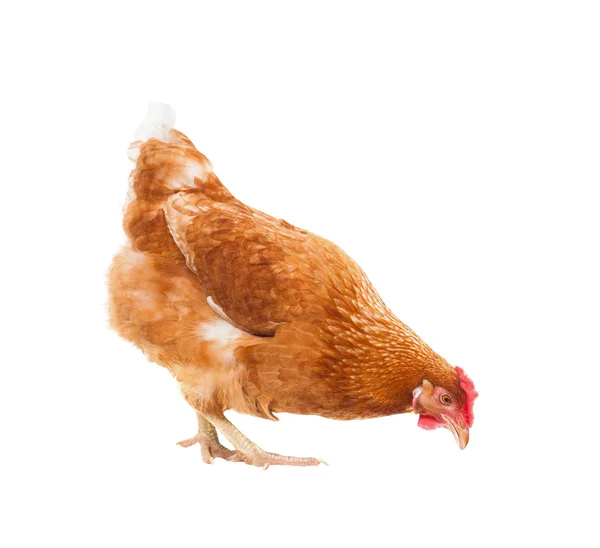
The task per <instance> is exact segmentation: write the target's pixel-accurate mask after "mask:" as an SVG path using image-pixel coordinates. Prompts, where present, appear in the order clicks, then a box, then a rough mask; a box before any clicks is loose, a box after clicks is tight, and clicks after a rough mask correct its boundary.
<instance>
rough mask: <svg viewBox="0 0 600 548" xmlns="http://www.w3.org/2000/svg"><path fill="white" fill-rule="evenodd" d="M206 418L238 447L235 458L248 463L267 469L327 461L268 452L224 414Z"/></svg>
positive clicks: (206, 416) (317, 463)
mask: <svg viewBox="0 0 600 548" xmlns="http://www.w3.org/2000/svg"><path fill="white" fill-rule="evenodd" d="M204 417H205V419H206V420H207V421H208V422H210V423H211V424H212V425H213V426H214V427H216V428H217V429H218V430H219V431H220V432H221V433H222V434H223V435H224V436H225V437H226V438H227V439H228V440H229V441H230V442H231V443H232V444H233V446H234V447H235V448H236V453H235V456H234V458H231V459H226V460H242V461H243V462H245V463H246V464H251V465H252V466H259V467H261V468H263V469H265V470H266V469H267V468H268V467H269V466H271V465H272V464H273V465H275V464H279V465H284V466H318V465H319V464H321V463H323V464H327V463H326V462H325V461H323V460H320V459H315V458H312V457H286V456H284V455H278V454H277V453H268V452H267V451H264V450H263V449H261V448H260V447H259V446H258V445H256V444H255V443H254V442H252V441H250V440H249V439H248V438H247V437H246V436H244V434H242V433H241V432H240V431H239V430H238V429H237V428H236V427H235V426H234V425H233V424H232V423H231V422H230V421H229V420H228V419H227V418H226V417H225V415H223V414H219V415H204Z"/></svg>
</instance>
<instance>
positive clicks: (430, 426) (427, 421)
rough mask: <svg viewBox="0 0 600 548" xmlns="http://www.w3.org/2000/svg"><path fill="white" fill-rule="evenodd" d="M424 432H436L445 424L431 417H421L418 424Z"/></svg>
mask: <svg viewBox="0 0 600 548" xmlns="http://www.w3.org/2000/svg"><path fill="white" fill-rule="evenodd" d="M417 424H418V425H419V426H420V427H421V428H423V430H435V429H436V428H441V427H442V426H444V425H445V423H443V422H441V421H439V420H437V419H436V418H435V417H432V416H431V415H419V422H418V423H417Z"/></svg>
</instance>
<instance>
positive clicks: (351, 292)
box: [108, 104, 477, 467]
mask: <svg viewBox="0 0 600 548" xmlns="http://www.w3.org/2000/svg"><path fill="white" fill-rule="evenodd" d="M174 126H175V113H174V111H173V110H172V109H171V108H170V107H168V106H167V105H161V104H157V105H151V107H150V109H149V111H148V114H147V116H146V119H145V120H144V121H143V122H142V125H141V126H140V128H139V129H138V131H137V132H136V134H135V137H134V138H135V141H134V142H133V143H132V144H131V146H130V148H129V158H130V159H131V160H133V161H134V162H135V168H134V170H133V171H132V173H131V177H130V190H129V195H128V201H127V203H126V205H125V208H124V221H123V227H124V230H125V233H126V235H127V238H128V241H127V244H126V245H125V246H124V247H123V249H122V250H121V251H120V252H119V253H118V254H117V255H116V256H115V258H114V260H113V263H112V265H111V268H110V270H109V275H108V282H109V294H110V298H109V311H110V322H111V325H112V327H113V328H114V329H115V330H116V331H117V332H118V333H119V334H120V335H121V336H122V337H124V338H125V339H127V340H128V341H131V342H133V343H134V344H135V345H137V346H138V347H139V348H140V349H141V350H142V351H143V352H144V354H145V355H146V356H147V358H148V359H149V360H151V361H152V362H156V363H157V364H160V365H162V366H164V367H166V368H168V369H169V370H170V372H171V373H172V375H173V376H174V377H175V379H176V380H177V381H178V383H179V385H180V388H181V392H182V394H183V396H184V398H185V399H186V401H187V402H188V403H189V404H190V405H191V406H192V407H193V408H194V409H195V411H196V415H197V419H198V432H197V434H196V435H195V436H193V437H191V438H190V439H187V440H184V441H182V442H179V443H180V445H182V446H184V447H189V446H191V445H194V444H196V443H198V444H199V445H200V449H201V455H202V459H203V460H204V461H205V462H207V463H212V462H213V460H214V459H215V458H217V457H220V458H223V459H225V460H227V461H243V462H246V463H248V464H252V465H255V466H261V467H268V466H269V465H274V464H282V465H295V466H314V465H318V464H319V463H320V462H322V461H320V460H319V459H316V458H309V457H288V456H282V455H279V454H275V453H269V452H266V451H264V450H263V449H261V448H260V447H259V446H257V445H256V444H255V443H253V442H252V441H250V440H249V439H248V438H246V437H245V436H244V435H243V434H242V433H241V432H240V431H239V430H237V428H236V427H235V426H234V425H233V424H232V423H231V422H230V421H229V420H228V419H227V418H226V417H225V415H224V411H226V410H229V409H233V410H235V411H237V412H239V413H246V414H250V415H254V416H256V417H262V418H266V419H271V420H277V419H276V417H275V413H282V412H285V413H296V414H306V415H309V414H310V415H320V416H322V417H328V418H331V419H344V420H347V419H360V418H367V417H381V416H385V415H392V414H397V413H407V412H415V413H417V414H419V415H420V417H419V420H418V424H419V426H421V427H422V428H425V429H435V428H439V427H445V428H447V429H449V430H450V431H451V432H452V433H453V435H454V437H455V439H456V441H457V443H458V445H459V447H460V448H461V449H463V448H464V447H465V446H466V445H467V442H468V440H469V428H470V427H471V425H472V423H473V401H474V399H475V397H476V396H477V393H476V391H475V389H474V386H473V383H472V381H471V380H470V379H469V378H468V377H467V375H466V374H465V373H464V371H463V370H462V369H460V368H458V367H456V368H454V367H452V366H451V365H449V364H448V363H447V362H446V361H445V360H444V359H443V358H442V357H440V356H439V355H438V354H436V353H435V352H434V351H433V350H432V349H431V348H429V346H427V345H426V344H425V343H424V342H423V341H422V340H421V339H420V338H419V337H418V336H417V335H416V334H415V333H414V332H413V331H412V330H411V329H410V328H409V327H407V326H406V325H405V324H404V323H402V322H401V321H400V320H399V319H398V318H397V317H396V316H394V314H393V313H392V312H391V311H390V310H389V309H388V307H387V306H386V305H385V304H384V303H383V301H382V300H381V298H380V297H379V295H378V294H377V292H376V291H375V289H374V288H373V286H372V285H371V283H370V282H369V280H368V279H367V277H366V275H365V273H364V272H363V271H362V270H361V269H360V267H359V266H358V265H357V264H356V263H355V262H354V261H353V260H352V259H351V258H350V257H349V256H348V255H346V254H345V253H344V252H343V251H342V250H341V249H340V248H339V247H337V246H336V245H334V244H333V243H331V242H329V241H328V240H325V239H324V238H321V237H319V236H316V235H315V234H311V233H310V232H307V231H306V230H302V229H300V228H297V227H295V226H292V225H291V224H289V223H287V222H286V221H284V220H281V219H275V218H273V217H270V216H269V215H266V214H264V213H262V212H260V211H257V210H255V209H252V208H251V207H248V206H246V205H245V204H243V203H241V202H239V201H238V200H237V199H236V198H235V197H234V196H233V195H232V194H230V193H229V191H228V190H227V189H226V188H225V187H224V186H223V185H222V183H221V182H220V181H219V179H218V178H217V176H216V175H215V174H214V172H213V168H212V165H211V163H210V162H209V161H208V159H207V158H206V157H205V156H204V155H203V154H201V153H200V152H198V150H196V148H195V147H194V145H193V144H192V142H191V141H190V140H189V139H188V138H187V137H186V136H185V135H183V134H182V133H180V132H179V131H177V130H175V129H174ZM217 432H219V433H221V434H222V435H223V436H224V437H225V438H226V439H227V440H229V442H230V443H231V444H232V445H233V447H234V449H233V450H231V449H228V448H226V447H224V446H223V445H222V444H221V442H220V441H219V437H218V433H217Z"/></svg>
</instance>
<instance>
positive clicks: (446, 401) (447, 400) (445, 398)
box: [440, 394, 452, 405]
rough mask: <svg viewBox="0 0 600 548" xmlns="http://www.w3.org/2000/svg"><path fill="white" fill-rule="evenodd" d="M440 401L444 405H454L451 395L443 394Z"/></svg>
mask: <svg viewBox="0 0 600 548" xmlns="http://www.w3.org/2000/svg"><path fill="white" fill-rule="evenodd" d="M440 401H441V402H442V403H443V404H444V405H450V404H451V403H452V398H451V397H450V394H442V395H441V396H440Z"/></svg>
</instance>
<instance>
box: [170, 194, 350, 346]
mask: <svg viewBox="0 0 600 548" xmlns="http://www.w3.org/2000/svg"><path fill="white" fill-rule="evenodd" d="M165 218H166V220H167V224H168V226H169V230H170V232H171V234H172V236H173V239H174V240H175V243H176V244H177V246H178V247H179V249H180V250H181V252H182V253H183V255H184V256H185V258H186V261H187V264H188V267H189V268H190V270H192V272H194V273H195V274H196V276H197V277H198V280H199V282H200V284H201V285H202V288H203V290H204V291H205V292H206V294H207V295H210V296H211V298H212V300H213V302H214V303H215V304H216V305H217V306H218V307H220V308H221V309H222V311H223V313H224V314H225V315H226V316H227V317H228V318H230V319H231V321H232V323H235V324H237V325H238V326H241V327H242V328H243V329H246V330H247V331H250V332H252V333H254V334H257V335H265V336H269V335H273V334H274V333H275V329H276V328H277V326H279V325H281V324H284V323H289V322H292V321H294V320H298V319H303V320H309V321H314V320H315V319H318V318H321V317H324V316H326V315H327V314H330V315H331V314H336V307H335V306H334V305H333V303H331V300H332V297H331V295H332V290H333V293H335V285H336V284H339V283H340V281H339V280H336V279H334V278H332V276H331V275H330V272H338V271H339V272H344V271H346V270H347V269H348V267H351V268H357V266H356V265H355V263H354V261H352V259H350V258H349V257H348V256H347V255H346V254H345V253H344V252H343V251H342V250H341V249H339V248H338V247H337V246H335V245H334V244H332V243H331V242H329V241H327V240H324V239H323V238H320V237H319V236H316V235H314V234H311V233H310V232H307V231H305V230H301V229H298V228H296V227H294V226H292V225H290V224H289V223H287V222H285V221H282V220H279V219H275V218H273V217H270V216H268V215H265V214H264V213H261V212H258V211H256V210H253V209H251V208H249V207H247V206H245V205H243V204H241V203H240V202H237V201H235V202H229V203H223V202H216V201H214V200H212V199H210V198H209V197H207V196H206V195H205V194H202V193H200V192H179V193H177V194H174V195H172V196H171V197H170V198H169V200H168V202H167V204H166V206H165Z"/></svg>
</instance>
